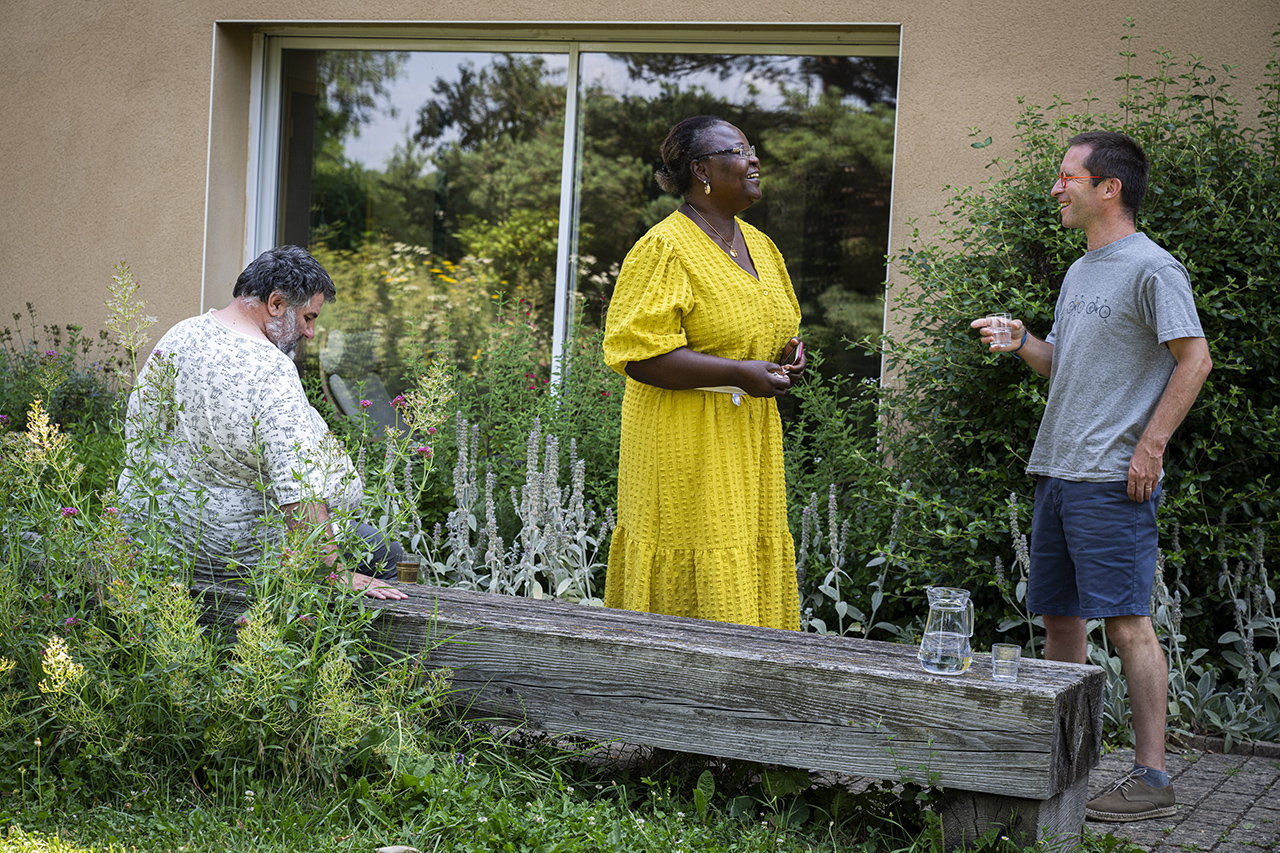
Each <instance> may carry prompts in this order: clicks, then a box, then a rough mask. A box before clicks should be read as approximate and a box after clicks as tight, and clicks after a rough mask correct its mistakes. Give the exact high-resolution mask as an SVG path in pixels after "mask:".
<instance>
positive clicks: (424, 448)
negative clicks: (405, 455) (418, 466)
mask: <svg viewBox="0 0 1280 853" xmlns="http://www.w3.org/2000/svg"><path fill="white" fill-rule="evenodd" d="M417 454H418V455H419V456H421V457H423V458H425V459H430V458H431V446H430V445H427V444H423V445H420V446H419V447H418V449H417Z"/></svg>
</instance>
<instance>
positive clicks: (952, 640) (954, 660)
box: [917, 586, 973, 675]
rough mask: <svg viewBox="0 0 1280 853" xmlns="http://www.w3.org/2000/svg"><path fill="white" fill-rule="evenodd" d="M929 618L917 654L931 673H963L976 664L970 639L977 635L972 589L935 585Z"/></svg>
mask: <svg viewBox="0 0 1280 853" xmlns="http://www.w3.org/2000/svg"><path fill="white" fill-rule="evenodd" d="M928 593H929V618H928V620H927V621H926V622H925V626H924V636H923V637H921V639H920V651H919V652H918V654H917V657H918V658H919V659H920V665H921V666H922V667H924V668H925V670H926V671H928V672H935V673H937V674H939V675H959V674H960V673H962V672H964V671H966V670H967V669H968V668H969V665H970V664H971V663H973V651H972V649H971V648H970V646H969V638H970V637H972V636H973V602H972V601H970V600H969V590H967V589H957V588H955V587H945V586H931V587H929V589H928Z"/></svg>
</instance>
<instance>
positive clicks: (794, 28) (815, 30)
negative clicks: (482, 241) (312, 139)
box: [243, 23, 902, 381]
mask: <svg viewBox="0 0 1280 853" xmlns="http://www.w3.org/2000/svg"><path fill="white" fill-rule="evenodd" d="M284 50H386V51H422V50H430V51H441V52H444V51H459V52H477V51H493V52H532V53H564V54H567V55H568V69H567V75H566V81H565V85H566V88H565V133H564V140H563V145H562V148H561V169H560V209H559V214H558V220H557V237H558V240H557V245H556V277H555V306H554V316H553V321H552V335H551V366H552V377H553V381H554V380H555V379H556V378H557V377H558V375H559V365H560V363H561V358H562V356H563V352H564V345H565V341H566V340H567V339H568V337H569V335H570V334H571V333H572V329H571V328H570V323H571V319H572V317H571V314H572V298H573V293H574V291H575V290H576V277H575V274H574V270H575V269H576V267H577V264H576V263H575V261H576V258H577V248H578V247H577V235H578V232H579V228H578V225H579V213H580V211H579V193H578V187H579V185H580V181H579V179H580V176H581V161H582V158H581V152H582V142H583V133H584V129H583V123H582V121H581V114H582V104H581V87H580V80H579V76H580V73H581V55H582V54H583V53H614V54H618V53H703V54H721V55H731V54H733V55H740V54H767V55H773V56H815V55H817V56H898V57H900V56H901V26H900V25H898V24H854V23H842V24H785V23H783V24H747V25H735V26H726V25H724V24H717V23H703V24H678V25H676V24H672V25H636V24H595V25H570V24H557V23H544V24H538V23H524V24H515V23H506V24H500V25H492V26H481V25H476V24H453V25H449V24H441V25H431V26H422V25H406V26H387V25H359V24H348V25H328V26H298V25H279V26H264V27H261V28H259V29H258V31H257V32H255V34H254V39H253V55H252V69H251V77H250V87H251V89H250V104H249V108H250V124H249V163H248V169H247V175H246V179H247V186H246V188H245V198H246V221H245V245H244V258H243V265H247V264H248V263H250V262H251V261H252V260H253V259H254V258H256V257H257V256H258V255H259V254H261V253H262V252H264V251H266V250H267V249H270V248H272V247H274V246H275V245H277V244H278V242H279V240H280V236H279V235H280V233H281V222H282V216H283V211H282V210H281V208H280V205H281V200H280V186H281V180H280V177H281V176H280V171H281V159H282V151H281V140H282V138H283V128H282V122H283V118H284V112H283V109H282V89H283V81H282V75H283V51H284ZM901 68H902V66H901V62H899V65H898V69H899V70H898V74H899V80H900V79H901V73H902V71H901ZM894 137H895V142H894V148H895V149H896V148H897V141H896V137H897V117H896V116H895V118H894ZM896 159H897V158H896V157H895V166H894V170H893V174H892V177H891V184H890V209H892V203H893V186H894V185H895V184H896ZM889 228H890V234H889V242H890V245H892V239H893V235H892V228H893V222H892V216H891V217H890V222H889Z"/></svg>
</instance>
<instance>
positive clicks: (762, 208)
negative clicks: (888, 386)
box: [251, 32, 898, 392]
mask: <svg viewBox="0 0 1280 853" xmlns="http://www.w3.org/2000/svg"><path fill="white" fill-rule="evenodd" d="M839 41H840V40H839V39H836V38H833V39H832V44H810V45H803V46H796V45H786V44H783V45H775V44H771V45H739V46H737V47H731V46H727V45H706V44H699V45H696V46H690V45H682V44H665V43H662V42H653V43H637V42H630V43H625V44H624V43H613V42H607V41H606V42H594V41H586V40H583V41H573V40H570V39H567V38H558V39H548V40H547V41H546V42H545V43H534V44H530V43H528V42H522V43H512V44H510V45H506V44H502V43H496V44H495V43H493V42H486V43H484V44H483V46H481V44H480V43H478V42H476V43H467V42H457V41H454V42H450V43H449V45H448V48H449V49H442V48H440V47H438V44H439V43H437V42H429V41H423V42H421V43H418V42H412V41H406V40H403V39H398V40H397V41H396V42H395V44H394V46H395V48H396V49H392V50H388V49H381V48H379V49H373V47H371V46H370V42H355V41H350V40H341V39H332V40H330V39H325V40H319V39H313V38H308V39H305V40H304V39H293V38H288V37H282V38H278V39H273V40H272V43H273V44H274V48H275V49H274V51H272V50H268V51H267V56H268V75H267V79H268V81H269V83H268V85H269V86H274V87H276V88H275V89H274V91H275V92H277V93H278V96H277V98H278V100H273V99H272V98H271V97H270V96H269V97H268V99H267V109H268V110H269V111H274V113H273V114H274V115H275V116H278V118H277V119H276V123H275V124H274V125H271V119H270V116H269V117H268V122H267V124H268V125H271V126H272V127H274V131H272V130H270V129H269V131H268V132H267V133H266V134H264V140H276V144H275V152H278V156H277V155H276V153H273V152H272V151H271V150H266V149H267V147H268V146H270V145H271V144H272V143H270V142H267V143H265V145H264V162H265V163H267V164H268V165H267V167H266V169H265V170H264V172H263V173H262V174H264V175H265V178H264V179H263V180H261V181H260V184H261V185H262V186H261V187H260V191H261V193H262V196H263V199H264V200H263V201H262V202H261V203H260V205H259V213H258V215H259V217H260V218H261V221H262V223H263V224H262V225H260V227H259V228H258V229H257V234H258V236H257V238H256V244H257V245H255V246H253V247H251V248H252V250H254V251H261V250H262V249H264V248H266V247H267V244H269V243H273V242H274V243H293V244H296V245H303V246H307V247H309V248H310V249H311V250H312V252H314V253H315V254H316V256H317V257H319V258H320V259H321V261H322V262H323V263H324V264H325V266H326V268H328V269H329V270H330V273H331V274H332V275H333V277H334V281H335V283H336V284H337V287H338V294H339V298H338V302H337V303H335V305H334V306H331V307H330V308H328V309H326V312H325V315H324V316H323V317H322V322H321V327H322V328H321V334H320V336H319V337H318V343H319V344H320V348H321V352H322V354H323V353H325V352H326V351H331V352H329V356H330V357H329V358H328V359H327V360H328V361H330V362H333V363H332V364H330V366H329V367H326V371H332V372H341V371H345V372H348V373H351V372H356V371H358V372H362V373H364V372H368V373H374V374H377V375H379V376H381V377H382V378H383V379H384V381H385V382H386V383H387V387H388V388H389V389H390V390H391V391H392V392H394V391H395V390H396V384H397V380H398V379H399V375H400V372H401V369H402V364H403V360H404V358H405V357H406V356H407V354H408V352H409V351H410V350H411V349H413V348H421V347H423V346H424V345H431V346H435V347H438V346H439V345H440V343H439V342H441V341H447V342H448V343H447V346H448V347H450V348H451V351H452V352H453V354H454V356H455V358H457V359H458V363H459V366H460V367H462V368H463V369H465V368H466V367H467V365H468V363H469V362H470V361H471V359H472V358H473V357H474V355H475V354H476V352H477V350H478V349H479V348H480V347H482V346H484V342H485V339H486V336H487V334H488V332H489V329H490V326H491V325H492V324H493V323H494V322H496V321H497V320H498V318H499V317H500V316H501V312H502V311H504V310H508V311H511V310H515V311H519V313H520V316H523V317H525V318H527V321H528V322H529V323H531V324H532V328H533V329H534V330H535V331H536V334H538V335H539V336H540V338H541V340H543V341H544V344H545V350H546V358H545V359H544V364H543V366H542V367H543V369H544V370H549V369H550V368H551V366H552V364H553V362H554V360H555V356H556V354H557V353H558V352H559V348H560V346H561V341H562V340H563V338H564V336H566V335H567V334H570V333H571V332H572V331H573V330H575V329H576V330H577V331H584V330H591V329H595V328H598V327H599V326H600V325H601V324H602V322H603V317H604V311H605V310H606V308H607V304H608V299H609V295H610V293H611V291H612V286H613V281H614V278H615V276H616V275H617V271H618V268H619V266H620V265H621V263H622V260H623V258H624V257H625V255H626V253H627V250H628V249H629V248H630V247H631V245H632V244H633V243H634V242H635V241H636V239H637V238H638V237H640V236H641V235H642V234H643V233H644V232H645V231H646V230H647V229H648V228H649V227H650V226H652V225H653V224H654V223H656V222H657V221H658V220H660V219H662V218H663V217H664V216H666V215H667V214H668V213H670V212H671V211H672V210H674V209H675V207H676V206H677V204H678V203H679V200H678V199H676V198H674V197H671V196H666V195H664V194H663V193H662V192H661V191H660V190H659V189H658V187H657V185H656V184H655V183H654V181H653V172H654V169H655V168H656V167H657V166H658V165H660V164H661V159H660V157H659V148H660V146H661V144H662V140H663V138H664V136H665V135H666V132H667V130H668V129H669V128H670V127H671V126H672V125H673V124H675V123H676V122H677V121H679V120H680V119H682V118H685V117H686V116H690V115H697V114H706V113H710V114H715V115H718V116H720V117H722V118H724V119H726V120H727V121H730V122H732V123H733V124H735V125H737V126H738V127H739V128H741V129H742V131H743V132H744V133H745V134H746V135H747V137H748V139H749V140H750V141H751V142H752V143H754V144H755V146H756V149H757V152H758V154H759V158H760V163H761V173H762V177H761V186H762V189H763V193H764V196H763V199H762V200H761V201H760V202H759V203H757V204H756V205H754V206H753V207H751V208H750V209H748V210H747V211H745V212H744V213H743V214H742V216H743V218H744V219H746V220H747V221H749V222H751V223H752V224H754V225H756V226H757V227H759V228H760V229H761V230H763V231H764V232H765V233H767V234H768V235H769V236H770V237H771V238H772V239H773V240H774V242H776V243H777V244H778V247H779V248H780V249H781V251H782V254H783V256H784V257H785V258H786V261H787V265H788V268H789V269H790V272H791V276H792V280H793V282H794V284H795V287H796V292H797V295H798V297H799V299H800V303H801V308H802V311H803V314H804V321H803V327H802V329H803V332H802V333H803V335H804V336H805V339H806V341H807V342H808V343H809V345H810V346H811V347H819V348H821V349H822V350H823V351H824V353H825V354H826V356H827V358H828V360H829V368H828V369H830V370H832V371H838V372H840V373H843V374H845V375H848V376H851V377H854V378H861V377H866V376H876V375H878V372H879V364H878V361H875V360H872V359H868V358H867V357H865V356H862V355H860V352H861V350H857V349H854V350H849V349H848V348H846V346H845V344H844V343H843V342H844V341H845V340H852V339H857V338H860V337H863V336H866V335H875V334H877V333H879V332H880V330H881V328H882V325H883V293H884V279H885V253H886V251H887V247H888V229H889V197H890V190H891V178H892V167H893V142H894V127H895V122H894V115H895V106H896V81H897V67H898V60H897V55H896V54H897V43H896V32H894V33H893V34H892V39H891V40H890V39H888V38H882V41H883V42H884V43H883V44H881V45H878V46H873V47H872V48H870V49H868V48H867V47H866V46H865V45H863V46H862V47H861V48H851V47H848V46H845V45H839V46H837V43H838V42H839ZM375 47H376V44H375ZM584 327H585V328H584ZM334 332H338V334H337V335H334V334H333V333H334ZM429 342H430V343H429ZM335 347H336V351H333V350H335ZM339 357H341V358H342V359H346V361H347V364H346V366H345V367H343V366H340V365H337V363H336V362H337V360H340V358H339Z"/></svg>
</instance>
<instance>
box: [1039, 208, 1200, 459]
mask: <svg viewBox="0 0 1280 853" xmlns="http://www.w3.org/2000/svg"><path fill="white" fill-rule="evenodd" d="M1201 337H1204V332H1203V331H1202V330H1201V328H1200V319H1199V316H1198V315H1197V314H1196V305H1195V299H1194V298H1193V296H1192V294H1191V280H1190V277H1189V276H1188V275H1187V271H1186V269H1185V268H1183V266H1182V264H1180V263H1178V262H1177V261H1175V260H1174V259H1173V256H1172V255H1170V254H1169V253H1168V252H1166V251H1165V250H1164V249H1162V248H1160V247H1159V246H1157V245H1156V244H1155V243H1153V242H1152V241H1151V240H1150V239H1149V238H1148V237H1147V236H1146V235H1145V234H1142V233H1136V234H1131V235H1129V236H1128V237H1124V238H1122V239H1120V240H1117V241H1115V242H1114V243H1109V244H1108V245H1106V246H1103V247H1102V248H1101V249H1095V250H1093V251H1091V252H1088V253H1086V254H1085V256H1084V257H1082V258H1080V259H1079V260H1077V261H1076V262H1075V263H1074V264H1072V265H1071V269H1069V270H1068V271H1067V277H1066V279H1065V280H1064V281H1063V282H1062V290H1061V292H1060V293H1059V294H1058V304H1057V307H1056V308H1055V309H1054V315H1053V329H1052V330H1051V331H1050V332H1049V335H1048V337H1047V338H1046V339H1045V340H1047V341H1048V342H1049V343H1051V344H1053V367H1052V369H1051V371H1050V374H1049V402H1048V404H1047V405H1046V406H1045V410H1044V418H1043V419H1042V420H1041V422H1040V431H1039V433H1038V434H1037V435H1036V443H1035V447H1034V448H1033V449H1032V451H1031V459H1030V461H1029V462H1028V463H1027V473H1029V474H1044V475H1048V476H1051V477H1057V478H1059V479H1063V480H1072V481H1076V482H1090V483H1106V482H1114V481H1117V480H1126V479H1128V476H1129V462H1130V460H1131V459H1132V458H1133V453H1134V450H1135V449H1136V448H1137V446H1138V439H1139V438H1141V437H1142V432H1143V430H1144V429H1146V426H1147V421H1149V420H1150V419H1151V415H1152V413H1154V412H1155V409H1156V405H1157V404H1158V403H1159V402H1160V398H1161V396H1162V395H1163V394H1164V389H1165V386H1166V385H1167V384H1168V382H1169V376H1170V375H1171V374H1172V373H1173V369H1174V367H1175V366H1177V360H1176V359H1175V358H1174V357H1173V354H1172V353H1171V352H1169V348H1168V347H1167V346H1165V344H1166V343H1167V342H1168V341H1171V340H1174V339H1175V338H1201Z"/></svg>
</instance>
